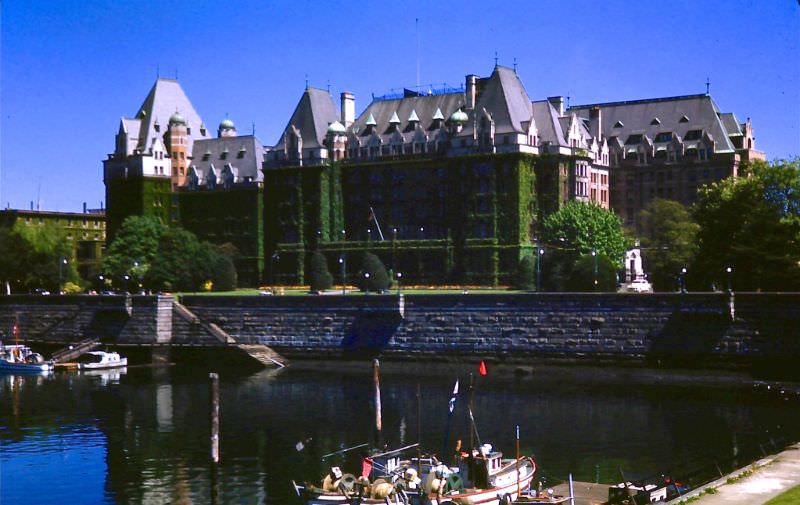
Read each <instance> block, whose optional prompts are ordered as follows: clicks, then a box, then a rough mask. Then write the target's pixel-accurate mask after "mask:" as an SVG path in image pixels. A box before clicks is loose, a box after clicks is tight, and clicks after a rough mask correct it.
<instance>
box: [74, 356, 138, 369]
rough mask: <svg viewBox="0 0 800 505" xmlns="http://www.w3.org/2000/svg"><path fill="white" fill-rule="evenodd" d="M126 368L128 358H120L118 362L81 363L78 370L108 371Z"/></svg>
mask: <svg viewBox="0 0 800 505" xmlns="http://www.w3.org/2000/svg"><path fill="white" fill-rule="evenodd" d="M126 366H128V358H121V359H120V360H118V361H108V362H105V363H102V362H101V363H81V364H80V365H79V366H78V369H79V370H108V369H110V368H122V367H126Z"/></svg>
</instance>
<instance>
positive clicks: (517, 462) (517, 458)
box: [516, 425, 519, 498]
mask: <svg viewBox="0 0 800 505" xmlns="http://www.w3.org/2000/svg"><path fill="white" fill-rule="evenodd" d="M516 465H517V498H519V425H517V457H516Z"/></svg>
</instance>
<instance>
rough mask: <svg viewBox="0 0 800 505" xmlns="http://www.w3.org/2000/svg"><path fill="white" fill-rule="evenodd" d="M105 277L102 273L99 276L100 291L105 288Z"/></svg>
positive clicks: (98, 285)
mask: <svg viewBox="0 0 800 505" xmlns="http://www.w3.org/2000/svg"><path fill="white" fill-rule="evenodd" d="M105 279H106V278H105V277H103V276H102V275H98V276H97V289H98V291H100V293H102V292H103V288H104V287H105Z"/></svg>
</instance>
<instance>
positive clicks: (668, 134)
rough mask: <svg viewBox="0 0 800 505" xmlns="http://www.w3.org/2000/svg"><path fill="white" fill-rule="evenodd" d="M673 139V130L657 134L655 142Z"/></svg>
mask: <svg viewBox="0 0 800 505" xmlns="http://www.w3.org/2000/svg"><path fill="white" fill-rule="evenodd" d="M671 140H672V132H661V133H659V134H658V135H656V138H655V140H654V141H653V142H656V143H658V142H670V141H671Z"/></svg>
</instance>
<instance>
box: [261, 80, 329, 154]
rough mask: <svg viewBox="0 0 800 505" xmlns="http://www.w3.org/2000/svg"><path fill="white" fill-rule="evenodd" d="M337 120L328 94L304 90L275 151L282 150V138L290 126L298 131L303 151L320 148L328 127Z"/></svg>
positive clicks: (308, 89)
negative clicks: (301, 139)
mask: <svg viewBox="0 0 800 505" xmlns="http://www.w3.org/2000/svg"><path fill="white" fill-rule="evenodd" d="M338 120H339V114H338V113H337V112H336V106H335V105H334V104H333V99H332V98H331V95H330V93H328V92H327V91H326V90H324V89H318V88H306V90H305V91H304V92H303V96H302V97H300V102H299V103H298V104H297V107H296V108H295V109H294V113H292V117H291V118H290V119H289V123H288V124H287V125H286V128H284V130H283V133H281V137H280V138H279V139H278V142H277V145H276V146H275V149H278V150H280V149H283V148H284V142H283V139H284V136H285V134H286V133H287V132H290V131H291V128H292V126H294V127H295V128H297V130H299V132H300V135H301V136H302V138H303V149H306V148H318V147H322V146H323V142H324V140H325V133H326V132H327V131H328V125H330V124H331V123H333V122H334V121H338Z"/></svg>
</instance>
